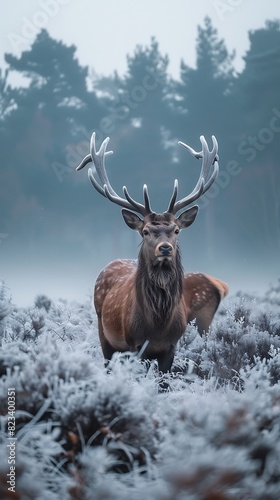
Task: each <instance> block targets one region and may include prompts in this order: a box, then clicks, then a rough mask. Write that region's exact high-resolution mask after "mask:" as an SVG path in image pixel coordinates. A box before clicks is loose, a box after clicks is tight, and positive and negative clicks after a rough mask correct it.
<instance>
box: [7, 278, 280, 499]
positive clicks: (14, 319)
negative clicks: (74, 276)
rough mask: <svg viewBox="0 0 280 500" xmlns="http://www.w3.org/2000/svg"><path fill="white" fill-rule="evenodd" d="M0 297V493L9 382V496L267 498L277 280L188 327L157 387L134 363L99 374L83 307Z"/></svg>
mask: <svg viewBox="0 0 280 500" xmlns="http://www.w3.org/2000/svg"><path fill="white" fill-rule="evenodd" d="M1 290H2V292H1V293H2V295H1V294H0V308H1V300H2V301H3V304H4V305H3V304H2V311H3V312H4V313H5V316H4V314H2V316H3V318H2V320H0V324H2V325H4V328H3V329H2V337H1V349H0V409H1V410H0V497H1V498H5V495H6V489H5V488H6V477H7V476H6V474H7V470H8V469H7V459H6V456H5V454H6V443H7V438H8V433H7V431H8V426H7V422H8V420H7V418H8V414H7V393H8V388H9V387H14V388H15V394H16V401H15V404H16V410H17V411H16V436H17V466H16V468H17V483H16V484H17V486H16V490H17V491H16V495H17V496H14V497H15V498H26V499H29V498H30V499H33V498H34V499H35V498H36V500H37V499H39V500H40V499H42V500H45V499H46V500H47V499H48V500H49V499H50V500H56V499H57V500H59V499H61V498H64V499H65V500H68V499H69V500H80V499H85V500H87V499H88V500H91V499H92V498H94V499H96V500H103V499H105V498H106V500H142V499H143V498H147V499H149V500H182V499H185V498H188V499H190V500H201V499H202V498H203V499H204V500H213V499H223V500H225V499H226V500H236V499H240V500H241V499H254V500H263V499H264V498H265V499H266V500H279V498H280V465H279V464H280V382H279V381H280V344H279V340H280V334H279V331H280V329H279V327H280V314H279V313H280V287H279V286H278V284H277V285H276V286H273V287H271V289H270V291H268V292H267V293H266V294H265V295H264V296H262V297H253V296H249V295H244V294H239V295H238V296H236V297H232V298H231V299H228V301H227V302H225V308H223V309H222V310H221V312H220V313H218V314H217V315H216V318H215V320H214V322H213V325H212V327H211V330H210V332H209V333H208V334H205V335H202V336H200V335H199V334H198V333H197V329H196V327H195V324H192V325H189V326H188V328H187V332H186V335H185V336H184V337H183V338H182V339H181V340H180V343H179V346H178V349H177V353H176V357H175V363H174V368H173V373H171V374H170V375H167V376H166V379H167V381H168V383H169V387H170V390H169V392H165V393H160V392H159V391H158V383H159V375H158V373H157V370H156V369H155V365H154V364H153V363H152V364H151V365H150V367H149V368H148V369H147V367H146V366H144V365H143V364H141V363H140V362H139V360H138V359H137V356H126V355H115V356H114V358H113V360H112V363H111V365H110V372H109V373H108V372H107V370H106V369H105V368H104V361H103V357H102V353H101V348H100V345H99V340H98V333H97V324H96V317H95V314H94V311H93V310H92V306H91V304H90V303H89V302H88V301H86V302H85V303H84V304H83V305H79V304H76V303H67V302H66V301H63V300H60V301H57V302H53V301H51V304H50V306H49V307H48V306H47V307H45V306H44V305H43V304H44V300H42V301H41V302H40V301H39V303H38V302H37V303H36V304H35V305H36V307H34V308H25V309H18V308H17V307H15V306H14V305H13V304H12V303H11V301H10V299H9V298H8V297H7V294H6V290H7V289H6V288H2V289H1ZM40 304H41V305H40ZM45 305H47V304H45ZM1 321H2V323H1Z"/></svg>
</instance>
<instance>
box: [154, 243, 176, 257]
mask: <svg viewBox="0 0 280 500" xmlns="http://www.w3.org/2000/svg"><path fill="white" fill-rule="evenodd" d="M172 252H173V246H172V245H171V244H170V243H160V244H159V245H158V246H157V247H156V256H157V257H170V255H172Z"/></svg>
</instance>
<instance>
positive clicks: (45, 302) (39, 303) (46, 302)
mask: <svg viewBox="0 0 280 500" xmlns="http://www.w3.org/2000/svg"><path fill="white" fill-rule="evenodd" d="M34 304H35V306H36V307H38V309H45V311H46V312H49V310H50V307H51V304H52V301H51V299H49V298H48V297H47V296H46V295H37V297H36V299H35V302H34Z"/></svg>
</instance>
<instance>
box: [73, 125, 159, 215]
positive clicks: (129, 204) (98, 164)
mask: <svg viewBox="0 0 280 500" xmlns="http://www.w3.org/2000/svg"><path fill="white" fill-rule="evenodd" d="M109 140H110V138H109V137H106V139H104V141H103V142H102V144H101V146H100V148H99V150H98V151H96V146H95V132H93V134H92V136H91V139H90V154H88V155H86V156H85V158H84V159H83V160H82V162H81V163H80V164H79V165H78V167H77V168H76V170H81V169H82V168H84V167H85V166H86V165H87V164H88V163H90V162H92V163H93V164H94V166H95V170H96V172H97V175H98V177H99V180H100V184H99V182H98V181H97V180H96V178H95V177H94V175H93V170H92V169H91V168H89V169H88V177H89V180H90V182H91V184H92V185H93V187H94V188H95V189H96V190H97V191H98V193H100V194H102V196H105V197H106V198H108V199H109V200H110V201H112V202H113V203H116V204H117V205H120V206H122V207H124V208H128V209H129V210H132V211H134V212H138V213H140V214H141V215H143V216H144V217H145V215H147V214H149V213H151V212H152V210H151V207H150V200H149V195H148V188H147V186H146V185H144V187H143V196H144V203H145V205H142V204H141V203H138V202H137V201H135V200H134V199H133V198H132V197H131V196H130V195H129V193H128V191H127V189H126V187H125V186H124V187H123V192H124V195H125V197H126V199H124V198H121V197H120V196H119V195H118V194H117V193H116V192H115V191H114V189H113V188H112V186H111V184H110V181H109V178H108V175H107V172H106V168H105V157H106V156H107V155H110V154H112V153H113V151H106V148H107V145H108V142H109Z"/></svg>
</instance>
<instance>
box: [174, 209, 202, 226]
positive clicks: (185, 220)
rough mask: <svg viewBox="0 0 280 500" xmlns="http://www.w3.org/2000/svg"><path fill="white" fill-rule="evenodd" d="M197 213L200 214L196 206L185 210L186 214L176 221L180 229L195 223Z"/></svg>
mask: <svg viewBox="0 0 280 500" xmlns="http://www.w3.org/2000/svg"><path fill="white" fill-rule="evenodd" d="M197 213H198V206H197V205H195V206H194V207H191V208H189V209H188V210H185V212H183V213H182V214H181V215H179V217H178V218H177V219H176V224H177V225H178V226H179V228H180V229H184V228H185V227H189V226H190V225H191V224H192V223H193V222H194V220H195V218H196V216H197Z"/></svg>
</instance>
